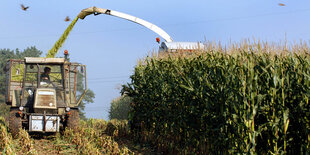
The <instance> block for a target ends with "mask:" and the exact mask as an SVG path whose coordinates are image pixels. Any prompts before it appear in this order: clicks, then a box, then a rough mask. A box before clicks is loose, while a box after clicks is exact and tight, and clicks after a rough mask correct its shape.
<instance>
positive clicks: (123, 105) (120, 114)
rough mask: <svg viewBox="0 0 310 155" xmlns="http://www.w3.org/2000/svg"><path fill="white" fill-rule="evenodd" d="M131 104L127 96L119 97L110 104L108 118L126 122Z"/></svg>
mask: <svg viewBox="0 0 310 155" xmlns="http://www.w3.org/2000/svg"><path fill="white" fill-rule="evenodd" d="M131 102H132V100H131V98H130V97H129V96H126V95H125V96H120V97H118V98H116V99H114V100H113V101H112V102H111V106H110V111H109V118H110V119H118V120H128V112H129V110H130V103H131Z"/></svg>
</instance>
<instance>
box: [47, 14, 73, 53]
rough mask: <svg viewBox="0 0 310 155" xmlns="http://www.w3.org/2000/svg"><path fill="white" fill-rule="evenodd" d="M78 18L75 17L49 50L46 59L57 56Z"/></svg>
mask: <svg viewBox="0 0 310 155" xmlns="http://www.w3.org/2000/svg"><path fill="white" fill-rule="evenodd" d="M78 19H79V18H78V17H76V18H75V19H74V20H73V21H72V22H71V24H70V25H69V26H68V28H67V29H66V30H65V32H64V33H63V34H62V36H61V37H60V38H59V40H58V41H57V42H56V43H55V45H54V46H53V48H52V49H50V50H49V51H48V53H47V55H46V57H47V58H54V57H55V55H56V54H57V52H58V50H59V49H60V48H61V47H62V45H63V43H64V42H65V41H66V39H67V37H68V35H69V34H70V32H71V30H72V29H73V27H74V25H75V24H76V22H77V21H78Z"/></svg>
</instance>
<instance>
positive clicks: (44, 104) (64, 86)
mask: <svg viewBox="0 0 310 155" xmlns="http://www.w3.org/2000/svg"><path fill="white" fill-rule="evenodd" d="M6 71H7V87H6V90H7V91H6V103H7V104H9V105H11V112H10V117H13V118H10V129H11V128H12V129H11V130H13V132H14V130H15V128H21V127H23V128H25V129H28V130H29V131H30V132H32V131H33V132H34V131H36V132H57V131H59V129H62V128H64V127H66V125H67V124H68V120H70V119H69V117H70V115H71V114H72V113H74V117H75V118H71V120H74V121H75V125H72V122H71V123H70V122H69V124H71V126H70V125H69V126H68V127H72V128H74V127H76V126H78V121H77V123H76V119H79V118H78V106H79V104H80V103H81V101H82V98H83V97H84V95H85V94H86V90H87V85H86V66H85V65H81V64H78V63H70V62H69V61H67V60H66V59H65V58H37V57H26V58H25V59H24V60H16V59H11V60H9V61H8V63H7V66H6ZM11 120H13V122H12V123H11ZM14 121H17V122H20V124H21V125H17V126H16V124H19V123H16V122H15V123H14ZM14 124H15V127H14ZM73 124H74V123H73ZM13 134H14V133H13Z"/></svg>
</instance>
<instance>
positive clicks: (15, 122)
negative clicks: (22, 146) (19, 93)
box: [9, 109, 22, 138]
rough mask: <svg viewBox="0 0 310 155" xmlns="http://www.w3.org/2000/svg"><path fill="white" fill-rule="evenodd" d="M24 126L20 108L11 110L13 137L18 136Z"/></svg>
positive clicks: (10, 125)
mask: <svg viewBox="0 0 310 155" xmlns="http://www.w3.org/2000/svg"><path fill="white" fill-rule="evenodd" d="M21 128H22V120H21V118H20V116H19V114H18V110H16V109H13V110H11V111H10V118H9V129H10V132H11V134H12V136H13V138H17V136H18V134H19V129H21Z"/></svg>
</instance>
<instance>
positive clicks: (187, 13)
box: [0, 0, 310, 119]
mask: <svg viewBox="0 0 310 155" xmlns="http://www.w3.org/2000/svg"><path fill="white" fill-rule="evenodd" d="M279 3H283V4H285V5H286V6H279V5H278V4H279ZM20 4H24V5H25V6H29V9H28V10H27V11H23V10H21V9H20ZM91 6H96V7H100V8H108V9H111V10H116V11H120V12H124V13H127V14H131V15H133V16H137V17H139V18H142V19H144V20H147V21H149V22H151V23H154V24H156V25H157V26H159V27H161V28H162V29H164V30H165V31H166V32H167V33H168V34H169V35H170V36H171V37H172V38H173V39H174V40H175V41H221V42H222V43H226V42H227V41H229V40H231V41H233V42H239V41H241V40H243V39H248V38H253V37H254V38H256V39H261V40H266V41H273V42H280V41H283V40H285V38H286V39H287V41H288V42H289V43H292V42H294V41H300V40H304V41H309V38H310V31H309V28H310V20H309V18H310V1H309V0H295V1H292V0H291V1H288V0H213V1H211V0H191V1H182V0H181V1H180V0H169V1H165V0H156V1H148V0H130V1H125V0H113V1H103V0H80V1H77V0H65V1H64V0H53V1H48V2H47V1H41V0H2V1H1V3H0V49H3V48H10V49H16V48H19V49H25V48H27V47H29V46H36V47H37V48H38V49H40V50H42V51H43V52H44V56H45V54H46V52H47V51H48V50H49V49H51V48H52V46H53V45H54V43H55V42H56V41H57V40H58V38H59V37H60V36H61V34H62V33H63V32H64V30H65V29H66V28H67V26H68V25H69V24H70V22H65V21H64V19H65V17H66V16H69V17H70V18H71V19H73V18H75V17H76V16H77V14H78V13H79V12H80V11H81V10H82V9H84V8H88V7H91ZM156 37H158V35H157V34H155V33H154V32H152V31H150V30H148V29H146V28H144V27H142V26H140V25H137V24H135V23H131V22H128V21H126V20H123V19H120V18H116V17H112V16H107V15H99V16H88V17H86V19H85V20H79V21H78V22H77V24H76V26H75V28H74V29H73V31H72V32H71V34H70V35H69V37H68V39H67V41H66V42H65V44H64V46H63V47H62V48H61V49H60V51H59V54H58V56H61V55H62V53H63V51H64V50H65V49H67V50H68V51H69V53H70V57H71V60H72V61H75V62H80V63H83V64H86V65H87V67H88V68H87V71H88V86H89V88H90V89H92V90H93V91H94V92H95V94H96V99H95V103H93V104H89V105H87V106H86V116H87V117H89V118H91V117H92V118H103V119H108V110H109V106H110V102H111V100H112V99H114V98H116V97H118V96H119V95H120V94H119V92H120V90H119V89H118V88H119V87H120V85H121V84H125V83H126V82H130V79H129V76H130V75H131V74H132V72H133V70H134V66H135V65H136V63H137V60H138V59H140V58H143V57H144V56H146V55H147V54H148V53H149V52H151V51H156V50H157V49H158V44H157V43H156V41H155V38H156Z"/></svg>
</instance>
